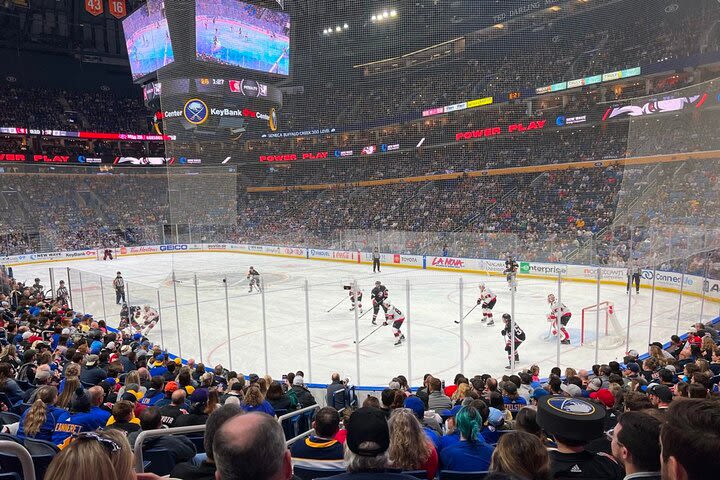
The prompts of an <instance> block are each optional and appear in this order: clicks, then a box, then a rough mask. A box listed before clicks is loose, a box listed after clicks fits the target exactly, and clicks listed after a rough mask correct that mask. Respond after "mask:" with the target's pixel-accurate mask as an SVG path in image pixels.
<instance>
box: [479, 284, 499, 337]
mask: <svg viewBox="0 0 720 480" xmlns="http://www.w3.org/2000/svg"><path fill="white" fill-rule="evenodd" d="M478 288H480V296H479V297H478V299H477V304H478V305H480V306H481V307H482V313H483V318H482V321H483V322H485V321H486V320H487V326H488V327H492V326H493V325H495V321H494V320H493V313H492V310H493V307H494V306H495V303H496V302H497V296H496V295H495V293H493V291H492V290H490V289H489V288H488V287H487V286H486V285H485V283H483V282H480V285H479V287H478Z"/></svg>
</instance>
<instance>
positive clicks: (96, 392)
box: [88, 385, 105, 407]
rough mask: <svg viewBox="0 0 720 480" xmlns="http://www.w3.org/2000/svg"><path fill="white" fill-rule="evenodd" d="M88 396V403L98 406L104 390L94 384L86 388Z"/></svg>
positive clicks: (100, 403)
mask: <svg viewBox="0 0 720 480" xmlns="http://www.w3.org/2000/svg"><path fill="white" fill-rule="evenodd" d="M88 397H89V398H90V405H92V406H93V407H99V406H100V405H102V402H103V400H104V399H105V392H104V391H103V388H102V387H101V386H99V385H96V386H94V387H91V388H89V389H88Z"/></svg>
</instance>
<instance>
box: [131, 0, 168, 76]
mask: <svg viewBox="0 0 720 480" xmlns="http://www.w3.org/2000/svg"><path fill="white" fill-rule="evenodd" d="M122 26H123V32H124V34H125V44H126V46H127V52H128V58H129V60H130V70H131V73H132V78H133V80H137V79H139V78H141V77H144V76H145V75H148V74H150V73H153V72H154V71H156V70H158V69H159V68H162V67H164V66H165V65H168V64H170V63H172V62H174V61H175V53H174V51H173V45H172V41H171V40H170V29H169V28H168V22H167V18H166V17H165V7H164V2H163V1H162V0H148V2H147V3H146V4H145V5H143V6H141V7H140V8H138V9H137V10H136V11H134V12H133V13H132V14H130V15H129V16H128V17H127V18H126V19H125V20H123V22H122Z"/></svg>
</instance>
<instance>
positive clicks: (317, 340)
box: [14, 252, 718, 385]
mask: <svg viewBox="0 0 720 480" xmlns="http://www.w3.org/2000/svg"><path fill="white" fill-rule="evenodd" d="M250 265H252V266H254V267H255V268H256V269H257V270H258V271H259V272H260V273H261V274H262V275H263V276H264V278H265V282H266V285H265V292H264V295H261V294H260V293H257V292H253V293H248V287H247V280H245V274H246V272H247V269H248V267H249V266H250ZM67 267H69V268H70V270H69V281H70V284H71V287H72V290H73V306H74V308H75V309H76V310H85V311H87V312H89V313H93V314H94V315H95V317H96V318H102V317H103V316H104V315H105V316H106V317H107V321H108V324H109V325H110V326H117V324H118V321H119V315H118V314H119V310H120V309H119V307H118V306H117V305H115V298H114V293H113V291H112V287H111V282H112V278H113V277H114V276H115V272H116V271H121V272H122V274H123V277H124V278H125V280H126V282H127V283H128V293H129V303H130V304H131V305H151V306H153V307H157V305H158V299H159V300H160V304H159V305H160V307H161V318H162V320H161V325H162V329H161V328H160V327H156V328H155V329H154V330H153V331H152V332H151V333H150V334H149V337H150V338H151V339H152V340H153V341H155V342H158V343H160V342H161V341H162V344H163V345H164V346H165V347H166V348H167V350H168V351H169V352H171V353H176V354H181V355H182V356H183V358H190V357H193V358H195V359H196V361H202V362H204V363H205V364H206V365H211V366H214V365H216V364H218V363H221V364H223V365H224V366H225V367H231V368H232V369H233V370H235V371H238V372H243V373H245V374H249V373H251V372H253V373H259V374H262V373H264V372H265V370H266V369H265V367H266V363H265V362H267V371H268V373H270V374H271V375H272V376H273V377H276V378H279V377H280V376H281V375H282V374H284V373H287V372H289V371H295V370H303V371H305V373H306V381H308V380H309V381H310V382H314V383H327V382H329V380H330V374H331V373H332V372H334V371H338V372H340V373H341V374H342V375H344V376H347V377H349V378H351V380H352V382H353V383H355V384H359V385H386V384H387V382H388V381H389V379H390V378H392V377H393V376H395V375H399V374H404V375H408V372H409V371H410V373H411V376H412V380H411V383H412V384H413V385H418V384H419V383H420V381H421V379H422V376H423V374H425V373H432V374H434V375H438V376H440V377H441V378H444V379H446V380H451V379H452V378H453V376H454V375H455V374H456V373H458V372H460V371H462V372H463V373H465V374H466V375H474V374H480V373H486V372H487V373H492V374H496V375H501V374H503V373H506V372H507V370H506V369H505V366H506V365H507V356H506V353H505V352H504V346H505V342H504V339H503V337H501V335H500V330H501V329H502V322H501V316H502V314H503V313H506V312H508V313H509V312H510V310H511V294H510V292H509V289H508V287H507V284H506V282H505V279H504V278H502V277H497V276H492V277H491V276H488V275H482V274H460V273H458V272H441V271H432V270H420V269H406V268H393V267H388V268H383V270H382V273H380V274H373V273H372V268H371V267H370V266H368V265H359V264H345V263H335V262H325V261H313V260H304V259H291V258H278V257H270V256H257V255H247V254H237V253H207V252H205V253H183V254H158V255H146V256H137V257H124V258H120V259H118V260H114V261H107V262H103V261H95V260H88V261H71V262H67V263H62V262H57V263H52V264H44V265H38V264H35V265H27V266H18V267H15V268H14V276H15V278H17V279H19V280H24V279H27V281H29V282H30V283H32V279H33V278H35V277H39V278H40V279H41V281H42V282H43V284H44V285H46V286H49V285H50V271H49V269H50V268H52V269H53V276H54V278H55V282H56V284H57V282H58V281H59V280H60V279H62V278H65V279H66V281H68V269H67ZM173 270H174V271H175V280H176V282H175V283H173V273H172V272H173ZM195 275H196V276H197V279H198V281H197V284H198V287H197V289H196V288H195V286H194V285H195V282H194V278H195V277H194V276H195ZM224 277H226V278H227V283H223V281H222V279H223V278H224ZM460 279H462V285H463V287H462V291H461V288H460V283H461V281H460ZM353 280H356V281H357V282H358V284H359V286H360V287H361V288H362V290H363V292H364V293H365V298H364V301H363V307H364V309H365V310H367V309H371V308H372V305H371V301H370V290H371V289H372V287H373V284H374V282H375V280H381V281H382V282H383V283H384V284H385V285H386V286H387V288H388V290H389V292H390V300H391V301H392V303H393V304H395V305H396V306H397V307H398V308H399V309H400V310H402V311H403V312H405V313H406V314H407V320H406V322H405V325H404V326H403V331H404V333H405V336H406V337H407V341H406V343H405V344H403V345H402V346H398V347H396V346H394V345H393V343H394V337H393V334H392V330H391V327H390V326H387V327H383V328H380V329H379V330H378V331H377V332H376V333H375V334H373V335H372V336H370V337H369V338H368V339H367V340H365V341H364V342H362V343H361V344H360V346H359V349H358V350H357V351H356V345H355V344H354V343H353V342H354V340H355V338H356V337H355V334H356V333H355V328H356V323H355V314H354V313H353V312H351V311H350V302H349V300H348V299H347V297H348V296H347V292H346V291H345V290H343V288H342V287H343V284H345V283H347V282H351V281H353ZM481 281H483V282H485V283H486V284H487V285H488V286H489V287H490V288H491V289H492V290H493V291H494V292H495V293H496V294H497V296H498V301H497V305H496V306H495V309H494V315H495V318H496V322H495V326H494V327H487V326H485V325H484V324H483V323H481V318H482V313H481V310H480V308H479V307H478V308H476V309H475V311H473V312H472V313H471V314H470V315H469V316H468V317H467V318H466V319H465V321H464V322H463V325H458V324H455V323H454V321H455V320H458V319H459V316H460V311H461V309H462V312H464V313H466V312H468V311H469V310H470V309H471V308H472V307H473V306H474V305H475V302H476V299H477V297H478V283H479V282H481ZM306 282H307V285H308V287H309V288H308V289H307V292H306V290H305V284H306ZM408 285H409V290H408V288H407V287H408ZM101 286H102V288H101ZM226 289H227V297H226ZM196 293H197V298H198V302H197V303H196ZM549 293H554V294H556V295H558V282H557V281H551V280H535V279H524V278H520V279H519V285H518V291H517V293H516V296H515V319H516V321H517V323H518V324H519V325H520V326H521V327H522V328H523V329H524V331H525V333H526V335H527V339H526V341H525V342H524V343H523V344H522V346H521V347H520V348H519V350H518V352H519V355H520V361H519V362H518V363H517V365H516V370H519V369H521V368H525V367H527V366H529V365H531V364H538V365H539V366H540V368H541V373H542V374H548V373H549V369H550V368H551V367H553V366H555V365H557V342H556V340H555V338H554V337H553V338H551V339H548V338H547V337H548V330H549V324H548V322H547V321H546V315H547V314H548V312H549V307H548V304H547V300H546V297H547V295H548V294H549ZM560 294H561V296H562V301H563V303H565V304H566V305H567V306H568V307H569V309H570V311H571V312H572V313H573V317H572V320H571V321H570V323H569V325H568V330H569V332H570V335H571V342H572V344H571V345H567V346H566V345H563V346H561V349H560V352H561V357H560V366H561V367H563V368H564V367H567V366H573V367H577V368H588V367H590V366H591V365H592V364H593V363H594V360H595V349H594V347H589V346H580V344H579V343H580V322H581V310H582V308H583V307H587V306H590V305H594V304H595V303H596V299H597V290H596V286H595V285H594V284H587V283H573V282H563V283H562V288H561V292H560ZM461 295H462V305H461ZM651 295H652V292H651V291H650V289H647V288H643V289H641V291H640V294H639V295H634V294H633V295H632V296H631V297H630V299H628V296H627V294H626V293H625V288H624V287H621V286H612V285H602V286H601V287H600V300H601V301H609V302H613V303H614V306H615V311H616V315H617V319H618V321H619V323H620V324H621V325H622V328H623V330H622V332H621V333H622V335H624V334H625V328H626V325H627V321H628V307H630V329H629V330H630V348H634V349H637V350H638V351H640V352H641V353H642V352H645V351H647V345H648V339H649V328H650V324H651V319H650V310H651ZM175 298H177V304H176V302H175ZM226 299H227V300H226ZM306 299H307V301H306ZM343 299H345V300H344V301H342V303H341V304H340V305H339V306H338V307H337V308H335V309H334V310H332V311H331V312H329V313H328V310H330V309H331V308H332V307H333V306H334V305H336V304H337V303H338V302H340V301H341V300H343ZM408 299H409V302H408ZM226 302H227V306H228V307H229V308H228V309H227V310H226ZM263 304H264V306H265V309H264V312H265V314H264V315H263ZM701 310H702V312H703V319H704V320H708V319H711V318H714V317H716V316H717V314H718V305H717V304H716V303H712V302H709V301H703V300H702V299H701V298H697V297H693V296H687V295H684V296H682V298H681V297H680V295H678V294H677V293H667V292H661V291H656V292H655V294H654V307H653V313H652V339H653V341H655V340H660V341H663V342H664V341H667V340H668V339H669V336H670V335H672V334H674V333H675V332H676V328H677V325H678V320H679V331H680V333H681V334H682V333H685V332H687V330H688V328H689V327H690V324H691V323H693V322H695V321H697V320H698V319H699V318H700V315H701ZM371 316H372V312H370V313H368V314H366V315H365V316H363V317H362V318H360V319H359V320H358V325H357V330H358V332H357V333H358V336H359V338H362V337H364V336H365V335H367V334H368V333H370V332H371V331H372V330H373V328H375V327H373V326H372V325H371V323H370V321H371ZM589 317H590V319H591V320H590V323H591V325H590V326H589V327H588V329H587V332H586V335H587V336H588V337H590V338H592V337H593V336H594V330H595V313H594V312H593V313H592V314H590V315H589ZM381 318H382V311H381V314H380V316H379V319H381ZM306 320H309V321H306ZM601 322H602V323H603V326H604V316H603V317H602V319H601ZM263 325H265V326H266V329H265V330H264V329H263ZM228 328H229V335H228ZM198 329H199V337H198ZM264 331H266V335H263V332H264ZM228 338H229V339H230V340H229V342H228ZM308 338H309V340H308ZM461 339H462V341H461ZM200 342H201V344H200ZM265 345H267V356H266V355H265V347H264V346H265ZM308 346H309V351H308ZM201 348H202V355H201ZM626 350H627V348H626V347H625V345H621V346H619V347H616V348H614V349H612V350H600V351H599V359H600V362H601V363H606V362H608V361H611V360H622V356H623V354H624V352H625V351H626ZM358 358H359V364H358V362H357V359H358ZM409 358H410V359H411V361H409ZM358 375H359V376H358ZM308 377H309V379H308Z"/></svg>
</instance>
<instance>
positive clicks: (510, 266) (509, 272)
mask: <svg viewBox="0 0 720 480" xmlns="http://www.w3.org/2000/svg"><path fill="white" fill-rule="evenodd" d="M517 271H518V263H517V262H516V261H515V259H514V258H513V257H512V255H508V256H507V260H505V270H503V273H504V274H505V279H506V280H507V282H508V287H510V290H515V291H517Z"/></svg>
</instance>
